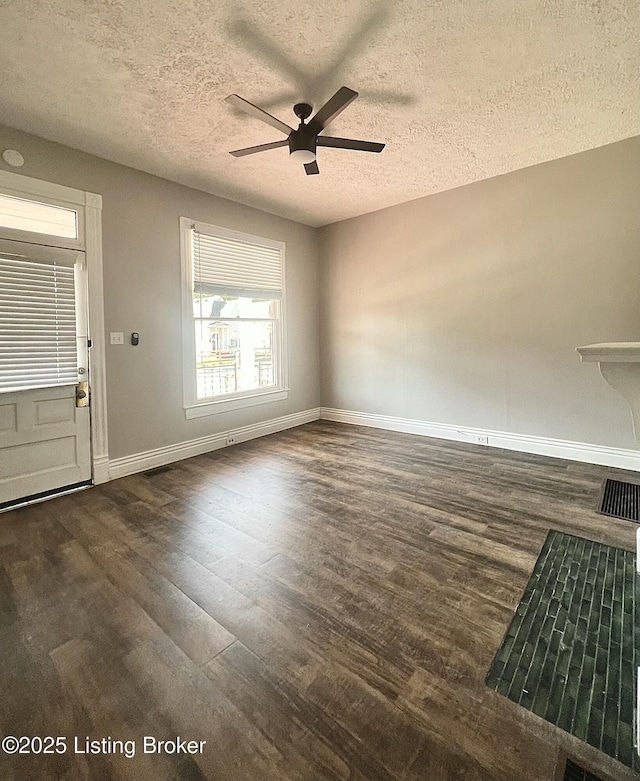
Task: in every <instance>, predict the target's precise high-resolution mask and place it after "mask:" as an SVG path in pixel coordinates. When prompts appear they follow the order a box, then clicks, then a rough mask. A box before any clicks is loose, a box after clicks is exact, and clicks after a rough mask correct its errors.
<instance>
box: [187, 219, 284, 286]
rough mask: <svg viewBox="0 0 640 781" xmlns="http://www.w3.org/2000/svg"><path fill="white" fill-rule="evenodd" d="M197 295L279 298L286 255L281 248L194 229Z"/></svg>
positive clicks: (193, 245) (194, 272) (193, 248)
mask: <svg viewBox="0 0 640 781" xmlns="http://www.w3.org/2000/svg"><path fill="white" fill-rule="evenodd" d="M192 253H193V285H194V292H195V293H202V294H204V295H219V296H239V297H247V298H269V299H279V298H281V297H282V253H281V250H280V249H278V248H277V247H272V246H269V245H268V244H259V243H254V242H251V241H247V240H245V239H244V238H243V239H235V238H226V237H224V236H214V235H211V234H209V233H201V232H200V231H198V230H197V229H195V228H194V230H193V241H192Z"/></svg>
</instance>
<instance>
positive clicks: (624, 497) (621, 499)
mask: <svg viewBox="0 0 640 781" xmlns="http://www.w3.org/2000/svg"><path fill="white" fill-rule="evenodd" d="M600 512H601V513H602V514H603V515H611V516H613V517H614V518H624V519H625V520H627V521H636V522H640V485H636V484H635V483H623V482H622V481H620V480H606V481H605V484H604V491H603V492H602V504H601V505H600Z"/></svg>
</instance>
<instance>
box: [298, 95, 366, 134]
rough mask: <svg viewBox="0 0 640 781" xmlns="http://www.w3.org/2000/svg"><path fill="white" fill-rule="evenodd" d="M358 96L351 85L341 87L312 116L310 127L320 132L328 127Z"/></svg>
mask: <svg viewBox="0 0 640 781" xmlns="http://www.w3.org/2000/svg"><path fill="white" fill-rule="evenodd" d="M357 97H358V93H357V92H354V91H353V90H352V89H349V87H340V89H339V90H338V91H337V92H336V94H335V95H334V96H333V97H332V98H329V100H328V101H327V102H326V103H325V104H324V106H323V107H322V108H321V109H318V111H316V113H315V115H314V116H313V117H311V119H310V120H309V122H308V125H309V127H311V128H312V129H313V131H314V132H315V133H319V132H320V131H321V130H322V129H323V128H325V127H327V125H328V124H329V123H330V122H333V120H334V119H335V118H336V117H337V116H338V114H339V113H340V112H341V111H344V110H345V109H346V107H347V106H348V105H349V103H351V102H352V101H354V100H355V99H356V98H357Z"/></svg>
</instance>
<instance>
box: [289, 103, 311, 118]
mask: <svg viewBox="0 0 640 781" xmlns="http://www.w3.org/2000/svg"><path fill="white" fill-rule="evenodd" d="M312 111H313V106H310V105H309V104H308V103H296V105H295V106H294V107H293V113H294V114H295V115H296V116H297V117H298V119H299V120H300V121H301V122H304V121H305V119H307V118H308V117H310V116H311V112H312Z"/></svg>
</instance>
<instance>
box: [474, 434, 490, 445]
mask: <svg viewBox="0 0 640 781" xmlns="http://www.w3.org/2000/svg"><path fill="white" fill-rule="evenodd" d="M488 444H489V437H483V436H482V435H480V434H479V435H478V436H477V437H476V445H488Z"/></svg>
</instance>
